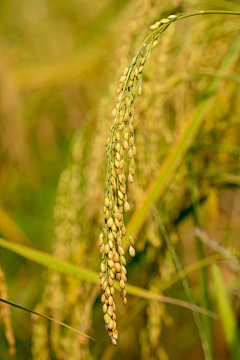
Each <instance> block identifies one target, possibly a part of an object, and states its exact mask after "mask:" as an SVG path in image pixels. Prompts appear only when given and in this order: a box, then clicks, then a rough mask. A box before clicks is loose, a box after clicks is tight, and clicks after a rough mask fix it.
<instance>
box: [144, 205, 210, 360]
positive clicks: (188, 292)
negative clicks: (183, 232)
mask: <svg viewBox="0 0 240 360" xmlns="http://www.w3.org/2000/svg"><path fill="white" fill-rule="evenodd" d="M151 210H152V212H153V215H154V216H155V219H156V221H157V223H158V225H159V228H160V231H161V233H162V236H163V238H164V240H165V242H166V244H167V247H168V250H169V251H170V253H171V255H172V259H173V262H174V265H175V267H176V269H177V271H178V273H179V277H180V278H181V281H182V284H183V287H184V290H185V293H186V295H187V298H188V301H189V302H190V303H191V304H193V305H195V301H194V299H193V296H192V292H191V289H190V286H189V283H188V281H187V278H186V275H185V273H184V270H183V267H182V265H181V263H180V260H179V258H178V255H177V253H176V251H175V248H174V246H173V245H172V242H171V240H170V238H169V236H168V233H167V230H166V228H165V226H164V224H163V222H162V219H161V218H160V215H159V213H158V211H157V209H156V207H155V206H154V205H152V206H151ZM193 316H194V320H195V322H196V325H197V329H198V333H199V337H200V340H201V343H202V349H203V352H204V358H205V360H211V359H212V357H211V354H210V351H209V346H208V342H207V338H206V334H205V332H204V329H203V325H202V322H201V318H200V316H199V314H198V313H195V312H193Z"/></svg>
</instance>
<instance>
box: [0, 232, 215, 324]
mask: <svg viewBox="0 0 240 360" xmlns="http://www.w3.org/2000/svg"><path fill="white" fill-rule="evenodd" d="M0 247H2V248H5V249H8V250H10V251H13V252H14V253H16V254H18V255H21V256H23V257H25V258H26V259H29V260H32V261H34V262H36V263H38V264H41V265H44V266H47V267H49V268H51V269H54V270H57V271H61V272H64V273H66V274H70V275H75V276H77V277H78V278H80V279H81V280H85V281H90V282H93V283H95V284H98V283H99V276H98V273H97V272H96V271H93V270H88V269H84V268H82V267H78V266H75V265H72V264H71V263H69V262H67V261H65V260H61V259H59V258H57V257H55V256H53V255H50V254H47V253H44V252H43V251H40V250H36V249H31V248H29V247H27V246H24V245H20V244H16V243H14V242H12V241H7V240H5V239H3V238H0ZM114 288H115V289H116V290H117V291H120V288H119V284H118V282H117V281H114ZM126 289H127V292H128V293H129V294H131V295H135V296H139V297H141V298H145V299H149V300H155V301H160V302H165V303H168V304H173V305H178V306H182V307H185V308H186V309H190V310H192V311H195V312H199V313H201V314H203V315H206V316H210V317H213V318H216V317H217V316H216V314H214V313H213V312H211V311H208V310H206V309H203V308H202V307H200V306H196V305H192V304H189V303H188V302H186V301H182V300H178V299H174V298H171V297H168V296H164V295H160V294H157V293H154V292H152V291H149V290H146V289H142V288H140V287H138V286H134V285H130V284H127V285H126Z"/></svg>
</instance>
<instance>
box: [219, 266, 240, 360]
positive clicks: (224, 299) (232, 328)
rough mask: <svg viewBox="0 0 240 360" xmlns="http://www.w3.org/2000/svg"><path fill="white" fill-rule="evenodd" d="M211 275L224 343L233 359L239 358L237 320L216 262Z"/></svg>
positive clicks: (239, 344) (237, 359)
mask: <svg viewBox="0 0 240 360" xmlns="http://www.w3.org/2000/svg"><path fill="white" fill-rule="evenodd" d="M212 276H213V283H214V290H215V292H214V293H215V297H216V301H217V306H218V311H219V316H220V319H221V322H222V327H223V331H224V334H225V339H226V343H227V345H228V348H229V352H230V354H231V356H232V359H233V360H239V359H240V343H239V332H238V326H237V320H236V317H235V315H234V312H233V308H232V305H231V301H230V298H229V295H228V293H227V290H226V287H225V285H224V282H223V278H222V274H221V271H220V269H219V267H218V266H217V265H216V264H213V265H212Z"/></svg>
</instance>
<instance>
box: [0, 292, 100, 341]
mask: <svg viewBox="0 0 240 360" xmlns="http://www.w3.org/2000/svg"><path fill="white" fill-rule="evenodd" d="M0 301H1V302H3V303H5V304H8V305H11V306H14V307H15V308H17V309H20V310H24V311H27V312H29V313H31V314H34V315H37V316H40V317H42V318H44V319H46V320H50V321H54V322H55V323H57V324H59V325H62V326H64V327H65V328H67V329H69V330H72V331H75V332H77V333H78V334H80V335H83V336H85V337H87V338H89V339H91V340H94V341H97V340H95V339H94V338H92V337H91V336H89V335H87V334H84V333H83V332H82V331H80V330H78V329H76V328H74V327H72V326H70V325H67V324H65V323H63V322H61V321H58V320H55V319H53V318H51V317H49V316H46V315H42V314H39V313H37V312H36V311H33V310H29V309H26V308H24V307H22V306H20V305H17V304H14V303H12V302H10V301H7V300H4V299H1V298H0Z"/></svg>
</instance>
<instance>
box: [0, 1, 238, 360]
mask: <svg viewBox="0 0 240 360" xmlns="http://www.w3.org/2000/svg"><path fill="white" fill-rule="evenodd" d="M26 6H27V5H26ZM86 6H88V5H86ZM99 6H103V4H101V5H99ZM200 6H201V8H202V7H204V8H206V9H207V8H211V9H210V10H200ZM111 9H112V10H111V11H113V9H114V6H113V5H112V8H111ZM64 11H65V10H64ZM234 15H240V12H239V5H238V4H233V3H232V2H225V1H221V4H220V3H216V4H208V2H206V4H203V3H201V4H199V3H198V2H195V3H193V2H192V1H187V2H186V1H185V2H182V1H177V2H175V3H174V4H169V3H168V2H167V1H161V2H160V1H156V2H154V3H152V2H151V1H150V0H137V1H136V2H129V3H128V4H125V3H124V4H122V9H121V16H119V18H117V15H116V13H115V18H114V21H113V23H112V29H113V30H115V31H119V34H120V32H123V36H122V42H121V44H120V46H119V47H118V48H117V50H116V51H115V53H114V55H113V50H112V47H113V43H114V40H112V39H111V41H109V40H108V39H109V38H108V37H107V36H110V35H109V34H108V35H106V43H109V44H110V50H109V54H108V58H109V56H110V57H111V58H112V59H113V62H112V64H111V73H114V74H115V78H114V79H113V80H112V81H111V83H110V85H109V89H108V91H107V92H106V95H104V96H103V97H102V99H101V100H100V102H99V106H98V110H97V112H96V113H95V112H94V110H92V111H90V112H88V113H87V114H86V116H85V119H84V120H83V121H82V123H81V124H80V127H79V129H78V130H77V131H76V132H75V134H74V136H73V140H72V141H71V144H70V146H69V151H68V155H67V164H66V166H64V167H65V169H64V170H63V171H62V172H61V175H60V179H59V183H58V188H57V195H56V201H55V207H54V240H53V247H52V248H50V247H47V246H45V248H44V247H43V248H42V249H41V250H43V251H39V250H35V249H34V246H32V243H31V241H30V240H29V239H28V237H26V236H25V234H22V232H21V231H22V230H21V229H19V228H18V227H17V225H15V224H14V223H13V221H12V220H11V219H10V217H8V216H7V215H6V214H5V213H4V210H2V213H3V214H4V216H5V217H4V219H7V221H6V223H7V224H11V226H8V227H7V226H5V227H4V223H5V221H2V222H1V220H0V231H1V235H2V238H1V239H0V246H1V247H2V248H5V249H8V250H10V251H12V252H15V253H16V254H18V255H21V256H22V257H25V258H26V259H28V260H31V261H34V262H35V263H38V264H41V265H42V266H44V267H46V268H48V269H49V270H48V271H46V272H44V274H43V275H44V276H43V280H42V282H41V289H40V290H37V295H36V296H35V301H32V302H29V303H24V304H23V306H20V304H19V303H21V297H20V298H17V299H12V296H10V299H8V300H6V299H5V303H4V302H2V303H1V305H0V306H2V305H3V304H5V305H6V304H12V305H13V306H15V307H16V306H20V308H21V309H23V308H25V309H33V307H34V306H35V309H34V310H33V312H34V313H35V315H36V314H40V315H42V317H41V316H40V317H39V316H38V317H37V316H34V317H33V324H34V325H33V332H32V353H31V355H30V350H29V352H28V355H26V353H24V350H22V348H21V346H20V349H19V350H18V351H19V352H18V354H17V358H19V359H20V360H21V359H26V358H27V356H28V357H31V358H33V359H34V360H38V359H41V360H50V359H59V360H60V359H72V360H75V359H110V358H111V357H114V358H116V359H118V358H122V357H123V356H124V358H126V359H127V358H129V359H130V358H131V359H132V358H142V359H161V360H164V359H173V360H178V359H179V360H180V359H183V358H194V357H195V358H197V357H198V358H202V359H213V358H214V359H218V358H219V359H220V358H223V357H224V356H225V357H226V356H228V355H227V354H229V356H230V357H231V358H232V359H237V358H239V338H238V325H237V316H238V295H239V294H238V288H239V284H238V271H236V269H238V255H239V254H238V243H237V239H238V232H239V230H240V229H239V223H240V222H239V211H238V210H239V207H238V198H239V191H238V186H239V177H238V173H239V159H238V157H239V144H238V139H239V129H240V128H239V120H238V119H239V108H238V97H239V91H238V90H239V89H238V87H239V76H238V67H239V36H238V34H239V29H240V26H239V21H238V19H239V18H238V16H234ZM78 16H80V15H78ZM107 16H109V15H107V12H106V13H104V16H103V18H104V19H105V18H107ZM188 18H189V19H188ZM98 21H99V22H98ZM98 24H102V23H101V16H100V18H99V19H97V20H96V23H95V27H96V34H97V33H98V30H99V29H100V28H101V26H100V27H98ZM122 24H124V26H123V25H122ZM119 27H120V29H119ZM122 28H124V31H121V30H122ZM109 33H111V31H109ZM66 36H67V35H66ZM68 36H69V38H71V36H70V35H69V33H68ZM95 36H96V37H97V36H99V37H97V39H98V42H99V39H100V37H101V36H102V33H101V31H100V35H95ZM86 38H87V37H86ZM86 38H85V39H84V38H83V40H82V41H83V43H84V41H86ZM144 38H145V40H144V41H143V39H144ZM92 40H93V38H91V41H92ZM101 41H102V40H101ZM116 43H117V41H116ZM141 44H142V45H141ZM136 51H137V52H136ZM99 52H100V50H99ZM86 63H87V64H89V61H86ZM89 66H94V65H89ZM69 68H70V67H69ZM77 68H78V66H76V67H74V66H73V67H71V75H69V73H68V67H67V65H66V69H67V70H66V73H64V71H63V69H65V67H64V66H63V65H59V67H56V69H60V70H59V77H56V78H55V80H54V79H53V77H51V75H50V74H51V71H49V69H48V68H47V67H44V68H43V71H42V72H41V71H40V72H39V76H36V72H35V73H34V71H33V72H32V73H31V72H30V71H29V72H27V71H26V72H24V71H23V72H22V73H21V72H20V73H17V74H15V77H16V79H18V80H17V81H18V84H19V85H18V86H19V87H20V86H22V88H25V91H26V89H27V90H28V91H32V90H33V89H35V90H34V91H36V89H38V90H37V91H39V94H40V88H41V86H43V85H42V84H45V85H44V86H45V87H47V86H49V85H47V84H48V83H50V84H51V85H50V86H52V84H54V86H57V88H56V89H57V91H58V94H57V96H56V97H57V100H58V102H60V103H61V104H62V105H61V106H60V108H59V109H58V111H57V113H58V114H59V116H60V117H61V116H62V113H61V112H63V113H64V114H65V115H66V116H68V115H67V114H71V115H69V117H71V116H72V114H74V113H76V109H78V107H79V104H78V103H77V102H76V103H75V102H74V101H75V98H74V97H73V95H72V94H73V93H74V94H75V88H74V85H72V86H73V88H71V86H69V88H67V89H66V88H64V86H66V83H67V81H69V78H68V76H70V77H72V78H75V79H77V78H78V76H80V75H79V70H77ZM86 68H87V66H86ZM50 70H51V68H50ZM55 71H57V70H55ZM74 71H75V73H74ZM92 72H93V73H94V77H95V78H97V76H98V75H97V73H98V72H99V69H98V70H97V71H96V72H95V71H94V70H92ZM25 74H27V75H28V76H27V77H26V78H27V79H32V80H31V81H32V82H31V81H30V80H29V81H28V82H27V81H26V80H24V79H25ZM100 75H101V74H100ZM100 75H99V76H100ZM83 78H84V76H83ZM93 81H95V80H93ZM102 82H103V79H101V81H99V84H102ZM7 83H8V80H7ZM9 83H10V81H9ZM89 83H90V80H89V82H88V85H86V89H87V86H90V85H89ZM63 84H64V85H63ZM93 87H94V86H93ZM96 88H97V87H96ZM31 89H32V90H31ZM56 89H55V90H51V91H56ZM91 91H93V95H91V96H92V99H91V106H92V104H95V105H94V106H96V102H98V101H97V99H96V95H95V93H94V90H93V88H92V90H91ZM91 91H89V93H88V94H90V93H91ZM13 93H14V96H15V98H16V99H18V97H19V95H18V92H17V91H16V92H15V89H14V87H11V88H10V89H9V88H7V87H6V94H13ZM86 93H87V90H86ZM31 94H32V93H31ZM49 95H50V90H47V89H45V90H43V91H42V95H41V96H43V99H45V98H49ZM140 95H141V97H140ZM8 96H9V97H10V95H8ZM31 96H32V99H30V98H31ZM31 96H30V94H29V93H28V92H27V93H26V94H24V95H22V98H23V99H24V101H25V103H24V102H23V104H24V106H25V107H26V111H25V113H26V116H31V114H28V111H27V109H28V106H27V102H28V101H29V102H30V100H31V101H32V102H33V103H34V102H35V103H34V106H35V107H36V108H38V107H37V100H36V99H34V96H35V95H34V94H33V95H31ZM28 97H29V99H28ZM116 97H117V100H116ZM5 98H6V97H5ZM20 98H21V96H20ZM22 98H21V101H23V100H22ZM50 98H51V96H50ZM87 99H89V96H88V97H87V96H86V98H85V100H87ZM21 101H20V100H19V99H18V100H17V101H16V102H15V104H17V106H16V107H15V111H16V113H18V111H19V113H21V111H20V110H18V109H20V106H19V104H20V102H21ZM87 101H88V100H87ZM89 101H90V100H89ZM22 106H23V105H22ZM92 107H93V106H92ZM60 110H61V111H60ZM5 113H6V114H7V116H8V117H9V116H10V118H11V116H12V117H14V113H8V107H6V106H5ZM50 113H51V112H50ZM7 116H5V117H4V121H5V122H4V121H3V124H5V125H4V126H5V127H6V124H7V122H6V118H7ZM44 117H46V114H45V116H43V118H44ZM48 117H49V119H51V115H50V114H48ZM73 117H74V116H73ZM72 121H73V120H72ZM52 123H53V121H52V120H51V121H49V124H50V125H49V126H50V130H47V129H48V127H47V126H48V125H46V124H47V123H46V122H44V121H43V125H42V128H41V129H42V130H41V129H40V130H41V131H43V129H44V130H46V133H47V134H50V135H49V136H50V138H51V136H52V138H54V136H53V135H51V134H55V133H56V132H57V131H56V129H55V128H54V126H52V125H51V124H52ZM16 124H18V122H16ZM51 126H52V127H51ZM10 127H11V126H10ZM40 130H38V131H39V132H40V134H41V131H40ZM64 130H65V129H63V130H61V131H62V132H63V133H64ZM8 131H9V130H8ZM21 131H23V132H22V133H21V136H20V138H21V139H20V140H19V144H17V145H18V149H20V148H21V149H25V150H24V151H20V150H17V147H16V148H15V149H12V148H11V146H9V145H6V147H5V148H6V149H7V156H9V158H11V159H14V160H13V161H14V164H15V163H16V164H19V166H20V168H21V169H24V168H25V169H26V168H28V165H27V164H28V163H29V162H30V163H31V161H32V160H31V156H33V154H34V152H32V151H29V149H28V147H29V143H28V141H27V140H26V139H27V136H28V135H27V134H28V131H29V129H28V127H27V126H26V127H25V128H23V129H21ZM47 131H48V132H47ZM3 134H4V136H5V137H6V138H8V137H9V136H10V135H11V134H10V131H9V132H4V133H3ZM37 134H38V133H37ZM37 134H36V139H39V137H38V136H39V135H37ZM24 139H25V140H24ZM3 140H4V138H3ZM4 141H5V140H4ZM17 141H18V140H17V137H16V142H17ZM58 141H59V142H58ZM4 143H5V144H8V143H7V142H6V141H5V142H4ZM54 144H55V151H60V150H56V149H58V146H59V148H61V146H60V145H61V141H60V139H59V140H58V139H57V140H55V143H54ZM26 146H27V147H26ZM30 147H31V146H30ZM32 148H33V149H34V144H33V145H32ZM43 149H44V146H42V148H41V151H40V152H39V153H40V154H42V153H43V151H44V150H43ZM23 153H24V154H25V155H26V154H28V155H26V156H25V157H24V161H23V159H22V157H21V156H20V154H23ZM49 154H51V152H49ZM106 158H107V159H106ZM33 163H35V164H36V161H33ZM40 168H41V167H40ZM36 169H37V167H36V168H35V172H34V171H33V170H32V173H31V176H32V177H33V179H34V178H38V179H40V176H39V177H37V176H36V174H37V173H38V170H36ZM106 169H107V176H106ZM47 171H49V167H46V173H47ZM10 174H11V176H12V177H13V175H12V173H10ZM13 174H14V173H13ZM12 177H11V179H12ZM41 181H43V182H44V178H43V179H42V180H41V179H40V180H39V183H41ZM33 182H34V181H33ZM10 184H13V182H12V183H11V182H10ZM104 184H106V185H104ZM11 186H13V188H14V185H11ZM14 189H15V188H14ZM40 195H41V194H40ZM229 203H231V206H230V205H229ZM101 204H102V205H103V212H102V206H101ZM152 204H155V206H156V208H155V209H156V211H155V215H156V214H157V213H159V214H161V218H162V220H161V224H162V227H161V228H160V229H159V224H158V222H157V221H156V219H155V217H154V216H153V214H152V213H151V210H150V208H151V207H152ZM0 211H1V208H0ZM12 224H14V225H13V228H14V229H15V231H14V233H13V238H11V236H9V235H8V234H10V232H9V230H8V228H10V227H12ZM193 227H195V230H193V231H192V228H193ZM196 227H198V228H197V229H196ZM199 228H203V229H205V230H207V231H208V233H209V236H208V235H206V234H207V233H206V232H203V231H202V230H199ZM2 229H4V231H5V233H4V231H3V230H2ZM100 229H102V232H101V234H100V236H99V233H100V231H101V230H100ZM215 236H216V237H217V238H218V239H219V244H217V243H216V241H214V240H212V238H215ZM14 237H16V238H14ZM4 238H7V239H10V240H14V242H13V243H12V242H9V241H7V240H6V239H4ZM17 238H18V240H16V239H17ZM19 239H20V240H19ZM97 239H98V241H97ZM31 240H32V241H34V239H31ZM17 242H21V243H22V244H17ZM97 242H98V246H97ZM223 244H225V246H226V249H225V248H224V246H223ZM35 245H36V244H35ZM35 247H37V248H41V247H40V246H39V243H38V244H37V245H36V246H35ZM98 247H99V249H98ZM230 247H236V251H235V250H234V251H231V250H230ZM46 250H48V252H51V254H49V253H48V252H47V251H46ZM99 250H100V254H101V260H100V259H99ZM127 250H128V251H127ZM128 252H129V254H128ZM3 254H4V258H5V254H8V253H7V252H6V253H5V252H4V253H3ZM177 254H178V256H177ZM129 255H130V257H129ZM8 256H10V255H8ZM132 257H134V259H132ZM176 259H177V261H176ZM223 259H225V261H223ZM3 260H4V259H3ZM5 261H6V265H5V263H4V261H3V266H4V265H5V266H6V273H8V266H9V265H8V260H5ZM215 263H217V264H218V265H220V266H219V267H217V266H216V264H215ZM26 264H28V262H26ZM99 264H100V273H99ZM212 264H213V265H212ZM175 265H176V268H177V271H176V269H175ZM210 265H212V266H211V273H209V270H208V266H210ZM5 266H4V268H5ZM26 266H28V265H26ZM194 273H195V274H194ZM37 276H38V279H39V273H38V274H37ZM99 277H100V285H101V287H102V290H103V293H102V294H101V292H100V286H99ZM186 277H188V279H186ZM224 278H225V280H226V281H224ZM179 280H182V282H183V285H184V289H185V291H186V295H185V294H184V292H183V290H182V287H181V285H180V284H179ZM38 281H39V280H38ZM34 284H35V285H34ZM188 284H189V285H188ZM34 286H35V288H37V286H36V281H33V283H32V284H31V289H32V288H34ZM9 288H10V289H11V281H10V287H9ZM190 289H191V290H190ZM219 289H221V290H219ZM115 292H120V298H119V296H117V294H115ZM13 294H14V293H13ZM13 294H11V295H13ZM127 294H128V300H127ZM189 294H190V297H189ZM185 296H186V297H185ZM187 296H188V297H187ZM1 297H2V298H3V296H1ZM3 300H4V299H3ZM11 300H12V301H11ZM6 301H7V303H6ZM170 304H171V305H170ZM215 304H216V305H215ZM123 305H124V306H123ZM6 306H8V305H6ZM101 308H102V310H103V313H104V314H103V315H104V321H105V327H106V330H107V333H108V335H109V336H110V338H111V342H109V340H108V339H107V336H106V334H105V333H104V332H103V331H102V329H103V327H104V323H103V321H102V310H101ZM7 309H9V307H7ZM180 309H181V311H180ZM224 309H226V313H227V314H228V316H226V314H225V311H224ZM189 310H190V311H189ZM14 311H15V312H16V311H18V312H21V310H20V309H18V310H14ZM30 311H32V310H30ZM192 313H193V314H194V315H193V316H192ZM194 318H195V320H196V325H197V327H196V328H195V323H194V321H193V319H194ZM8 319H9V315H8ZM47 319H49V320H50V321H49V320H47ZM117 320H118V321H117ZM228 320H229V321H228ZM220 322H221V324H222V327H223V331H220V330H219V329H220V327H219V324H220ZM9 324H10V323H9ZM13 327H14V322H13ZM6 328H7V327H6ZM14 330H15V331H14V332H15V334H16V337H17V344H18V343H20V344H25V343H26V342H25V340H22V339H21V337H18V333H17V329H16V328H15V327H14ZM75 330H77V331H75ZM11 333H12V334H13V332H11ZM84 335H87V336H84ZM199 335H200V336H199ZM7 338H8V340H9V339H10V337H7ZM92 338H94V339H96V340H97V342H94V341H92ZM11 339H12V340H11V341H10V340H9V346H10V352H11V353H12V354H13V353H14V352H15V341H14V338H13V336H12V338H11ZM221 339H224V341H222V340H221ZM117 341H118V346H116V347H115V346H112V344H113V345H117ZM216 343H217V344H218V346H216ZM199 345H202V349H201V346H199ZM17 348H18V346H17ZM28 348H29V349H30V346H29V344H28ZM13 349H14V351H13ZM5 354H6V352H5ZM4 356H5V357H6V356H8V355H4ZM6 359H7V357H6Z"/></svg>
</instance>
